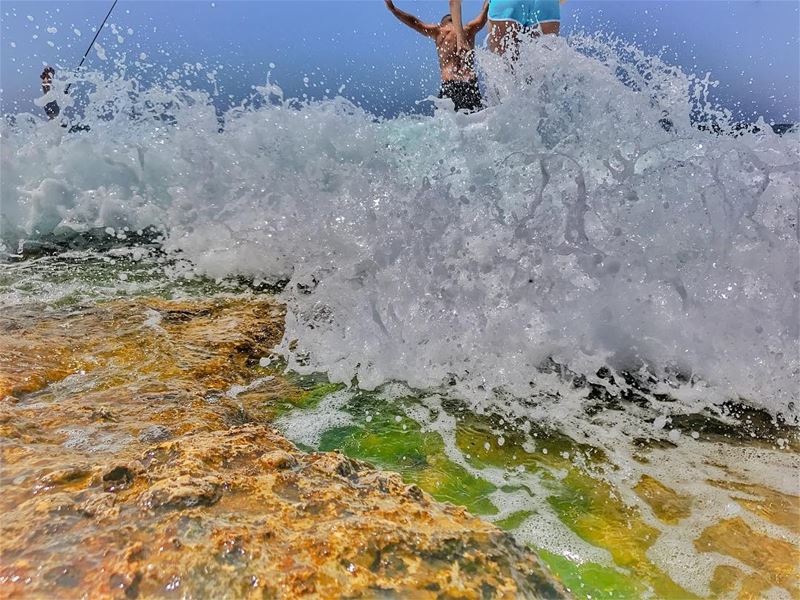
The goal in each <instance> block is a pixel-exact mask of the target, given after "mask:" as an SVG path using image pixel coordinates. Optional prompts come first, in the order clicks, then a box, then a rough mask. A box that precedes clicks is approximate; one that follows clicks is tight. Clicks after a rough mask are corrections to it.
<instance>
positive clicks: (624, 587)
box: [535, 549, 647, 600]
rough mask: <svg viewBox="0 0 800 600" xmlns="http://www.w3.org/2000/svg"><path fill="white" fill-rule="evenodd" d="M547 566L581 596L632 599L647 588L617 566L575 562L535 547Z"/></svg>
mask: <svg viewBox="0 0 800 600" xmlns="http://www.w3.org/2000/svg"><path fill="white" fill-rule="evenodd" d="M535 550H536V553H537V554H538V555H539V557H540V558H541V559H542V560H543V561H544V562H545V563H546V564H547V566H548V567H550V570H551V571H552V572H553V573H554V574H555V575H556V576H557V577H558V578H559V579H560V580H561V582H562V583H563V584H564V585H565V586H566V587H567V588H569V590H570V591H571V592H572V593H573V594H574V595H575V597H576V598H579V599H581V600H583V599H585V600H636V599H637V598H641V597H642V596H644V595H645V594H646V592H647V589H646V588H645V587H644V586H643V585H641V584H640V583H638V582H637V581H636V580H635V579H633V578H632V577H630V576H629V575H625V574H624V573H621V572H620V571H619V570H618V569H614V568H612V567H604V566H603V565H598V564H597V563H591V562H590V563H583V564H577V563H574V562H572V561H571V560H569V559H568V558H565V557H563V556H561V555H559V554H554V553H552V552H548V551H547V550H542V549H535Z"/></svg>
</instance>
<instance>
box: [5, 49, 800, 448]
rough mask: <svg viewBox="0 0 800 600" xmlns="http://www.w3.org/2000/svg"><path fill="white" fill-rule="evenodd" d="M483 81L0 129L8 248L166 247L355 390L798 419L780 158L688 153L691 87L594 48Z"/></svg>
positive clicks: (119, 98)
mask: <svg viewBox="0 0 800 600" xmlns="http://www.w3.org/2000/svg"><path fill="white" fill-rule="evenodd" d="M481 62H482V64H483V66H484V68H485V71H486V73H487V77H486V88H487V97H489V98H490V100H491V102H492V106H490V107H489V108H488V109H487V110H484V111H482V112H481V113H479V114H475V115H460V114H459V115H457V114H453V113H451V112H449V111H447V110H439V111H437V112H436V114H435V116H433V117H419V116H404V117H399V118H396V119H391V120H380V119H376V118H374V117H373V116H372V115H370V114H368V113H366V112H364V111H363V110H361V109H359V108H357V107H355V106H354V105H352V104H351V103H350V102H348V101H346V100H344V99H341V98H337V99H333V100H329V101H324V102H316V103H310V104H301V103H298V102H296V101H291V100H287V99H284V98H283V96H282V93H281V91H280V88H278V87H277V86H275V85H273V84H268V85H266V86H263V87H260V88H258V89H259V93H260V94H261V95H262V98H260V99H259V100H258V101H256V102H254V103H252V104H251V105H248V106H246V107H240V108H236V109H232V110H229V111H228V112H227V113H225V114H224V115H223V117H222V118H219V117H218V115H217V114H216V112H215V109H214V107H213V105H212V104H211V102H210V99H209V97H208V96H207V95H205V94H204V93H201V92H192V91H187V90H183V89H180V87H178V84H177V81H182V80H184V79H186V77H187V75H186V74H185V73H182V74H181V75H180V78H179V79H175V80H168V81H166V82H164V84H163V85H162V86H161V87H158V86H155V87H149V88H146V89H144V88H141V87H140V86H139V84H138V82H137V81H135V80H132V79H126V78H125V77H124V76H122V75H120V76H117V77H114V78H111V79H102V78H99V76H97V75H91V74H89V75H86V77H87V78H88V79H89V80H90V82H91V84H92V90H91V92H90V105H89V109H88V110H89V111H90V114H89V115H88V116H87V117H86V122H87V123H89V124H91V125H92V130H91V131H88V132H81V133H72V134H71V133H69V132H68V131H67V130H66V129H63V128H61V127H58V124H57V123H42V122H40V121H38V120H37V121H34V120H32V119H26V118H24V117H22V116H18V117H17V118H16V120H15V123H14V124H13V125H8V124H6V125H4V126H3V131H2V138H3V144H2V149H0V152H2V173H3V177H2V183H0V185H1V186H2V187H1V188H0V193H2V205H3V210H2V216H0V219H1V220H0V224H1V226H2V237H3V240H4V242H5V243H6V244H7V246H8V248H13V247H14V245H15V244H16V240H17V239H19V238H20V237H24V236H37V235H39V236H41V235H48V234H51V233H54V232H55V233H59V232H61V233H63V232H64V231H67V230H70V229H77V230H80V229H86V228H95V227H100V228H104V227H113V228H116V229H120V228H122V227H124V226H127V227H129V228H131V229H134V230H135V229H141V228H143V227H145V226H148V225H156V226H158V227H161V228H163V229H164V230H165V231H166V232H167V239H166V242H165V249H166V250H167V251H168V252H169V253H171V254H172V255H174V256H180V257H182V258H185V259H187V260H188V261H189V264H190V265H191V268H192V270H193V271H194V272H196V273H201V274H204V275H209V276H212V277H218V278H222V277H227V276H238V275H244V276H247V277H252V278H254V279H255V280H257V281H273V282H274V281H279V280H288V281H289V284H288V285H287V287H286V290H285V292H284V294H283V298H284V299H285V301H286V302H287V305H288V314H287V319H286V335H285V338H284V340H283V342H282V344H281V345H280V347H279V350H280V351H281V352H283V353H284V354H285V355H286V356H287V359H288V364H289V366H290V367H291V368H292V369H294V370H297V371H300V372H310V371H322V372H325V373H327V374H328V375H329V377H330V378H331V379H332V380H334V381H342V382H347V383H350V382H351V381H352V380H353V378H354V377H357V379H358V382H359V384H360V385H361V386H362V387H365V388H371V387H375V386H378V385H380V384H382V383H385V382H387V381H392V380H399V381H405V382H407V383H408V384H410V385H411V386H413V387H416V388H425V389H439V388H441V386H442V385H443V384H450V385H447V386H446V388H447V389H448V390H450V391H451V392H452V393H454V394H457V395H458V396H460V397H461V398H465V399H467V400H468V401H471V402H472V403H473V406H474V407H475V409H476V410H480V407H481V406H483V405H484V404H485V403H486V402H488V401H496V400H497V399H498V398H504V399H507V400H504V402H505V403H506V405H505V409H506V410H508V411H511V412H517V413H519V412H525V411H528V410H531V409H529V408H528V407H527V405H524V404H521V403H520V402H519V399H524V398H528V397H531V396H533V395H541V394H548V393H550V394H553V393H556V392H559V393H561V391H562V390H561V384H560V383H559V381H560V379H562V378H559V377H555V376H553V375H552V374H551V373H548V372H546V370H542V369H541V367H542V365H543V364H546V363H547V362H548V361H549V360H551V359H552V361H554V362H555V363H557V364H560V365H566V366H568V367H569V369H570V372H572V373H574V374H575V375H576V376H578V377H582V378H588V379H592V380H594V381H595V382H597V383H603V385H609V384H608V382H607V380H603V381H600V380H598V378H597V377H595V374H596V373H597V372H598V369H600V368H602V367H606V368H609V369H610V370H611V371H612V372H618V371H619V370H622V369H625V370H632V371H639V372H643V373H644V372H646V373H648V374H649V375H652V376H654V377H653V378H654V380H656V381H659V380H660V381H664V382H672V384H673V385H674V386H675V388H670V390H671V391H672V392H674V394H675V395H677V396H679V397H683V398H684V401H686V402H689V401H690V400H688V399H689V398H691V402H696V403H707V402H709V401H710V400H715V399H722V398H726V397H744V398H748V399H750V400H751V401H752V402H754V403H756V404H759V405H761V406H764V407H766V408H768V409H769V410H771V411H773V412H782V413H784V414H785V415H787V416H788V415H793V414H794V410H795V409H794V405H793V403H794V402H796V400H797V398H796V395H797V389H796V387H797V377H798V363H799V361H798V329H799V325H798V308H799V306H798V295H800V276H799V275H798V229H797V226H798V224H797V220H798V216H797V215H798V198H799V197H800V144H798V139H799V138H798V134H796V133H790V134H787V135H785V136H783V137H778V136H775V135H773V134H772V133H771V131H766V129H767V128H765V127H762V132H761V133H758V134H753V133H746V134H744V135H741V136H739V137H733V136H715V135H712V134H710V133H708V132H702V131H698V130H697V129H696V128H694V127H692V125H691V124H690V117H691V116H692V113H693V112H694V116H695V117H706V118H707V117H711V116H714V117H716V118H718V119H721V122H722V123H723V126H724V121H725V115H724V114H719V113H717V112H714V111H712V110H711V109H710V108H709V107H708V106H706V105H704V104H703V94H704V90H706V89H707V86H708V85H709V84H710V83H709V80H708V78H706V79H705V80H704V81H700V80H697V79H695V78H692V77H690V76H687V75H685V74H683V73H681V72H680V71H679V70H678V69H676V68H672V67H669V66H668V65H665V64H663V63H662V62H661V61H660V60H658V59H656V58H653V57H647V56H644V55H643V54H641V53H640V52H638V51H637V50H636V49H635V48H632V47H629V46H625V45H623V44H620V43H614V42H611V41H609V40H606V39H602V38H597V37H595V38H593V37H576V38H574V39H571V40H570V41H569V42H567V41H565V40H562V39H553V38H547V39H543V40H540V41H537V42H535V43H532V44H531V45H530V46H529V47H526V48H525V50H524V52H523V56H522V57H521V59H520V61H519V63H518V64H517V67H516V69H515V71H514V72H510V71H509V70H508V69H505V68H504V67H503V66H502V65H499V64H497V59H496V58H495V57H492V56H484V55H482V56H481ZM187 69H189V70H190V71H191V70H192V69H194V70H195V71H196V66H189V67H187ZM623 81H624V82H625V83H623ZM62 96H63V94H62ZM664 115H668V117H669V119H670V120H671V122H672V131H670V132H668V131H665V130H664V129H663V128H662V127H661V126H660V125H659V119H661V118H662V117H663V116H664ZM676 375H679V376H680V377H677V379H676ZM687 379H689V380H691V381H695V382H697V381H702V382H703V383H702V385H700V384H697V383H695V384H691V383H685V382H686V380H687ZM678 380H680V381H681V382H684V383H680V384H679V383H678ZM663 385H666V384H663ZM615 386H616V387H615V389H614V390H612V391H615V392H619V390H620V389H621V386H624V384H623V383H622V382H621V381H620V380H619V378H617V381H616V383H615ZM508 399H510V400H508ZM514 399H516V400H514ZM551 416H552V414H551ZM684 437H685V436H684Z"/></svg>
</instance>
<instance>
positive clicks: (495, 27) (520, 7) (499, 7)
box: [450, 0, 561, 58]
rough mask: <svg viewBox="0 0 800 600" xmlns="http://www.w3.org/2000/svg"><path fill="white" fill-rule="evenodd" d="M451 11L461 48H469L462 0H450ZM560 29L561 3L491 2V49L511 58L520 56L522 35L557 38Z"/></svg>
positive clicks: (533, 0) (549, 0)
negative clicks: (548, 35) (463, 25)
mask: <svg viewBox="0 0 800 600" xmlns="http://www.w3.org/2000/svg"><path fill="white" fill-rule="evenodd" d="M450 12H451V13H452V15H453V23H454V25H455V29H456V43H457V44H458V47H459V49H461V48H469V47H470V42H469V36H468V34H467V28H464V27H462V20H461V0H450ZM560 29H561V6H560V2H559V0H489V37H488V40H487V41H488V45H489V49H490V50H491V51H492V52H494V53H495V54H500V55H506V53H508V52H510V57H511V58H516V57H517V54H518V53H519V44H520V42H521V41H522V37H523V34H524V35H529V36H531V37H536V36H539V35H541V34H545V35H547V34H553V35H558V34H559V31H560Z"/></svg>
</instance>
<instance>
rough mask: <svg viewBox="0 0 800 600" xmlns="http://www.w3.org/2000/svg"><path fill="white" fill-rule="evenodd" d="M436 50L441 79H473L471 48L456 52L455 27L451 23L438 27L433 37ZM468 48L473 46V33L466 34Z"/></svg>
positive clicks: (473, 68)
mask: <svg viewBox="0 0 800 600" xmlns="http://www.w3.org/2000/svg"><path fill="white" fill-rule="evenodd" d="M434 41H435V42H436V51H437V52H438V54H439V68H440V69H441V72H442V81H469V80H471V79H475V77H476V75H475V66H474V59H473V53H472V50H470V51H469V52H458V51H457V50H456V29H455V27H454V26H453V24H452V23H447V24H446V25H442V26H440V27H439V33H438V35H437V36H436V37H435V38H434ZM467 41H468V42H469V46H470V48H471V49H472V48H474V47H475V34H473V35H472V36H469V34H468V35H467Z"/></svg>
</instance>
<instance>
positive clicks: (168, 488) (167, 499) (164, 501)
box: [139, 475, 222, 510]
mask: <svg viewBox="0 0 800 600" xmlns="http://www.w3.org/2000/svg"><path fill="white" fill-rule="evenodd" d="M221 485H222V481H221V480H220V479H219V478H217V477H201V478H193V477H189V476H188V475H184V476H180V477H176V478H175V479H170V480H164V481H159V482H157V483H155V484H153V485H152V486H151V487H150V489H149V490H147V491H146V492H145V493H144V494H142V496H141V498H140V499H139V505H140V506H141V507H142V508H144V509H147V510H157V509H159V508H166V509H170V508H171V509H181V508H193V507H195V506H211V505H212V504H214V503H215V502H217V501H218V500H219V499H220V497H221V496H222V492H221V490H220V487H221Z"/></svg>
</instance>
